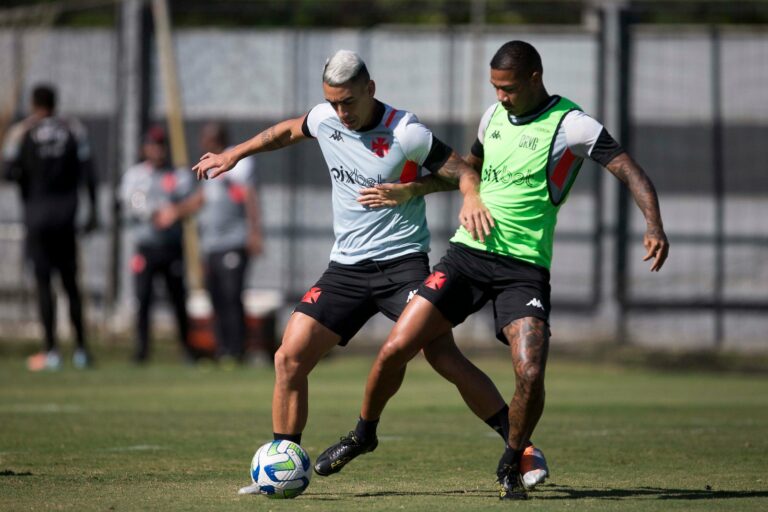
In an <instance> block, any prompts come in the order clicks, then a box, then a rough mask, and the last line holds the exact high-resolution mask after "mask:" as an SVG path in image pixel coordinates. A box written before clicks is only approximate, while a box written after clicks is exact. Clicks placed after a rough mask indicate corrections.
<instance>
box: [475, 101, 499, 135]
mask: <svg viewBox="0 0 768 512" xmlns="http://www.w3.org/2000/svg"><path fill="white" fill-rule="evenodd" d="M496 106H497V104H496V103H494V104H493V105H491V106H490V107H488V108H487V109H485V112H483V117H481V118H480V124H479V125H477V140H478V141H480V144H482V143H483V141H484V140H485V130H486V128H488V125H489V124H490V122H491V117H493V113H494V111H495V110H496Z"/></svg>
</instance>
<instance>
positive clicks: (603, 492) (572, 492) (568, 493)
mask: <svg viewBox="0 0 768 512" xmlns="http://www.w3.org/2000/svg"><path fill="white" fill-rule="evenodd" d="M496 492H497V491H495V490H491V489H488V490H482V489H479V490H471V491H463V490H445V491H435V492H427V491H415V492H408V491H381V492H365V493H329V494H325V493H319V494H312V495H311V497H312V499H318V500H337V499H348V498H381V497H391V496H412V497H415V496H445V497H454V498H455V497H467V498H489V497H495V496H496ZM530 496H531V498H532V499H535V500H579V499H602V500H623V499H657V500H723V499H740V498H768V490H759V491H758V490H755V491H729V490H711V489H701V490H698V489H665V488H662V487H636V488H631V489H592V488H574V487H564V486H555V485H546V486H542V487H539V488H538V489H537V490H536V491H535V492H533V493H531V494H530Z"/></svg>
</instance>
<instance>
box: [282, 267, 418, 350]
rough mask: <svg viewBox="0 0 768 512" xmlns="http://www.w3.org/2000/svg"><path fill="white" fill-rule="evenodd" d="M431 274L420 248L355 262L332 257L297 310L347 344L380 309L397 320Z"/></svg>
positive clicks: (343, 343)
mask: <svg viewBox="0 0 768 512" xmlns="http://www.w3.org/2000/svg"><path fill="white" fill-rule="evenodd" d="M428 275H429V259H428V258H427V255H426V254H424V253H421V252H420V253H415V254H408V255H406V256H401V257H399V258H394V259H391V260H386V261H371V260H366V261H362V262H359V263H355V264H353V265H343V264H341V263H336V262H334V261H332V262H331V263H330V264H329V265H328V269H327V270H326V271H325V272H324V273H323V275H322V276H321V277H320V280H319V281H318V282H317V283H315V285H314V286H313V287H312V288H311V289H310V290H309V291H308V292H307V293H306V294H305V295H304V297H303V298H302V299H301V302H299V304H298V305H297V306H296V308H295V309H294V311H298V312H300V313H304V314H305V315H308V316H311V317H312V318H314V319H315V320H317V321H318V322H320V323H321V324H322V325H324V326H325V327H327V328H328V329H330V330H331V331H333V332H335V333H336V334H338V335H339V336H341V341H339V345H346V344H347V343H348V342H349V340H350V339H352V337H353V336H354V335H355V334H356V333H357V331H359V330H360V328H361V327H362V326H363V325H364V324H365V322H367V321H368V319H370V318H371V317H372V316H373V315H375V314H376V313H378V312H381V313H384V315H386V316H387V318H389V319H391V320H393V321H397V319H398V318H399V317H400V313H402V312H403V309H405V306H406V304H408V301H409V300H410V299H411V298H412V297H413V295H414V294H415V293H416V289H417V288H418V287H419V284H420V283H421V282H422V281H424V279H425V278H426V277H427V276H428Z"/></svg>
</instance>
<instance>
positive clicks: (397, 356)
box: [376, 338, 408, 371]
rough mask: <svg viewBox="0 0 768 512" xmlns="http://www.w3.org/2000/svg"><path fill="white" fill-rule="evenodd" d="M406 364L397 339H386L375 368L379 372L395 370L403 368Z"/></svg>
mask: <svg viewBox="0 0 768 512" xmlns="http://www.w3.org/2000/svg"><path fill="white" fill-rule="evenodd" d="M407 362H408V361H407V359H406V358H405V355H404V354H403V350H402V349H401V346H400V344H399V343H398V339H397V338H390V339H388V340H387V341H386V342H385V343H384V345H382V347H381V349H380V350H379V355H378V357H377V358H376V366H377V367H378V368H379V370H380V371H391V370H395V369H397V368H400V367H401V366H404V365H405V364H406V363H407Z"/></svg>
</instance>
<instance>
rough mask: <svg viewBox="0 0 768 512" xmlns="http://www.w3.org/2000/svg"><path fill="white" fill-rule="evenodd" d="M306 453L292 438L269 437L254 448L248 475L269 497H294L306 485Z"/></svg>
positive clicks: (308, 467)
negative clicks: (287, 439)
mask: <svg viewBox="0 0 768 512" xmlns="http://www.w3.org/2000/svg"><path fill="white" fill-rule="evenodd" d="M310 475H311V471H310V463H309V455H307V452H305V451H304V448H302V447H301V446H299V445H298V444H296V443H294V442H292V441H286V440H277V441H271V442H269V443H267V444H265V445H263V446H262V447H261V448H259V449H258V450H256V454H255V455H254V456H253V460H252V461H251V479H252V480H253V482H254V483H255V484H258V486H259V492H261V494H264V495H266V496H267V497H269V498H295V497H296V496H298V495H299V494H301V493H302V492H304V489H306V488H307V486H309V476H310Z"/></svg>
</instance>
